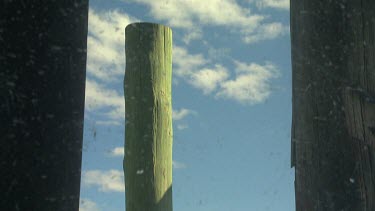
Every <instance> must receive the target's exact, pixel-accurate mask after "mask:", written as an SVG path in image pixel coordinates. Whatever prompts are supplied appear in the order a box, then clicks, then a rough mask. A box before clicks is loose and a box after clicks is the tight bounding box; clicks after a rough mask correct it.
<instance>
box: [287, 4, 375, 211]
mask: <svg viewBox="0 0 375 211" xmlns="http://www.w3.org/2000/svg"><path fill="white" fill-rule="evenodd" d="M290 13H291V39H292V65H293V123H292V166H295V170H296V175H295V177H296V178H295V194H296V210H297V211H306V210H311V211H326V210H327V211H328V210H330V211H337V210H343V211H349V210H356V211H357V210H358V211H372V210H375V207H374V200H375V197H374V190H375V185H374V184H375V183H374V181H375V172H374V169H375V159H374V158H375V156H374V153H375V136H374V132H371V128H374V125H375V119H374V118H375V116H374V113H375V106H374V105H375V104H374V102H375V100H373V101H372V100H371V99H375V98H374V93H375V89H374V87H375V86H374V83H375V81H374V78H375V77H374V76H375V66H374V62H373V61H375V56H374V55H375V54H374V49H375V44H374V38H375V36H374V35H375V33H374V29H375V1H370V0H332V1H327V0H314V1H311V0H291V9H290Z"/></svg>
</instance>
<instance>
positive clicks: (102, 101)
mask: <svg viewBox="0 0 375 211" xmlns="http://www.w3.org/2000/svg"><path fill="white" fill-rule="evenodd" d="M85 107H86V109H87V110H88V111H94V110H95V111H100V110H101V109H106V110H107V111H106V112H103V113H102V114H103V115H105V116H106V117H107V118H110V119H111V120H112V122H108V121H107V122H105V123H112V124H115V125H118V124H120V121H122V120H123V119H124V118H125V100H124V97H123V95H120V94H119V93H118V92H117V91H116V90H113V89H108V88H106V87H105V86H104V85H102V84H99V83H97V82H96V81H94V80H91V79H89V78H87V79H86V99H85ZM100 123H103V122H99V124H100Z"/></svg>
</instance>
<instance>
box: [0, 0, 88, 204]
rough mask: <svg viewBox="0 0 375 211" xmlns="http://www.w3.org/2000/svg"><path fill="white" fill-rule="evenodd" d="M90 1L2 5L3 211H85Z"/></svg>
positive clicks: (0, 130) (0, 152)
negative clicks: (81, 205) (82, 186)
mask: <svg viewBox="0 0 375 211" xmlns="http://www.w3.org/2000/svg"><path fill="white" fill-rule="evenodd" d="M87 15H88V0H67V1H26V0H17V1H11V0H3V1H1V3H0V46H1V47H0V190H1V196H0V210H46V211H47V210H48V211H50V210H58V211H60V210H61V211H67V210H72V211H74V210H75V211H77V210H78V207H79V195H80V178H81V154H82V152H81V148H82V137H83V136H82V135H83V113H84V100H85V91H84V90H85V72H86V71H85V70H86V39H87Z"/></svg>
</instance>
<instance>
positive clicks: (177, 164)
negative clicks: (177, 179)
mask: <svg viewBox="0 0 375 211" xmlns="http://www.w3.org/2000/svg"><path fill="white" fill-rule="evenodd" d="M172 166H173V168H175V169H184V168H186V165H185V164H184V163H180V162H177V161H172Z"/></svg>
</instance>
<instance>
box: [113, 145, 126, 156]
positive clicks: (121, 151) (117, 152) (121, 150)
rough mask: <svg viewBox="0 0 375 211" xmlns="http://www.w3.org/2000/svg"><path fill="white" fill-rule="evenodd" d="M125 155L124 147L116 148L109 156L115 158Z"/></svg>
mask: <svg viewBox="0 0 375 211" xmlns="http://www.w3.org/2000/svg"><path fill="white" fill-rule="evenodd" d="M124 153H125V152H124V147H116V148H114V149H112V150H111V151H110V152H109V155H110V156H113V157H124Z"/></svg>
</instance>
